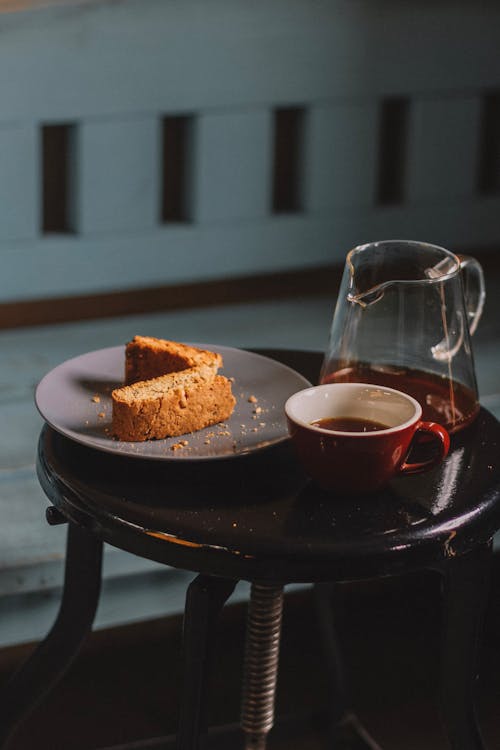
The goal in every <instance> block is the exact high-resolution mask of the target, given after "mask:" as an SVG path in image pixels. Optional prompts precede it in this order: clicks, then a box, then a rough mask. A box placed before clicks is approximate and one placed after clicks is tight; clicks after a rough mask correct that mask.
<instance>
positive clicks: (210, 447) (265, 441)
mask: <svg viewBox="0 0 500 750" xmlns="http://www.w3.org/2000/svg"><path fill="white" fill-rule="evenodd" d="M195 346H199V347H201V348H203V349H210V350H211V351H216V352H219V353H220V354H221V355H222V357H223V359H224V368H223V369H222V370H221V371H220V372H221V374H224V375H225V376H226V377H228V378H232V379H233V386H232V388H233V393H234V396H235V397H236V406H235V409H234V412H233V414H232V415H231V417H230V418H229V419H228V420H227V422H225V423H224V425H214V426H212V427H206V428H205V429H203V430H199V431H198V432H195V433H190V434H188V435H184V436H181V437H175V438H167V439H165V440H148V441H146V442H142V443H131V442H124V441H119V440H115V439H114V438H113V437H112V433H111V391H112V390H113V388H117V387H118V386H120V385H121V384H122V383H123V373H124V363H125V347H123V346H115V347H110V348H108V349H99V350H98V351H94V352H88V353H87V354H82V355H81V356H79V357H75V358H74V359H70V360H68V361H66V362H63V364H61V365H59V366H58V367H56V368H54V369H53V370H51V372H49V373H48V374H47V375H46V376H45V377H44V378H43V379H42V380H41V381H40V383H39V385H38V387H37V389H36V393H35V402H36V405H37V408H38V410H39V412H40V414H41V415H42V417H43V418H44V419H45V421H46V422H48V423H49V424H50V425H51V427H53V428H54V429H55V430H57V431H58V432H60V433H62V434H63V435H65V436H66V437H68V438H71V439H72V440H76V442H78V443H82V444H83V445H86V446H88V447H90V448H96V449H97V450H102V451H106V452H108V453H115V454H119V455H126V456H131V457H135V458H148V459H159V460H167V461H189V460H206V459H216V458H229V457H233V456H241V455H245V454H248V453H252V452H253V451H257V450H260V449H262V448H266V447H267V446H270V445H275V444H276V443H279V442H281V441H282V440H285V439H286V438H287V437H288V429H287V424H286V419H285V414H284V411H283V407H284V404H285V401H286V400H287V398H288V397H289V396H291V395H292V394H293V393H295V392H296V391H299V390H301V389H302V388H307V387H308V386H309V385H310V383H309V381H308V380H306V378H304V377H303V376H302V375H300V374H299V373H298V372H296V371H295V370H292V369H291V368H290V367H287V366H286V365H283V364H281V363H280V362H276V361H275V360H273V359H269V357H263V356H261V355H260V354H254V353H253V352H248V351H245V350H243V349H233V348H230V347H226V346H214V345H211V344H195ZM253 397H254V398H255V399H256V401H254V398H253ZM180 440H187V441H188V444H187V445H186V446H184V447H182V448H180V449H178V450H172V446H173V445H174V444H176V443H179V441H180Z"/></svg>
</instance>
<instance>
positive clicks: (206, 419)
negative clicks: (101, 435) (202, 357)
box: [112, 365, 236, 441]
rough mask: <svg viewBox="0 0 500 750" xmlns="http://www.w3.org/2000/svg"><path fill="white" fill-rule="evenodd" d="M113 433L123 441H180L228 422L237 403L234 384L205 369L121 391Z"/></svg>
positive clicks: (116, 400) (116, 401) (117, 395)
mask: <svg viewBox="0 0 500 750" xmlns="http://www.w3.org/2000/svg"><path fill="white" fill-rule="evenodd" d="M112 401H113V432H114V434H115V435H116V437H118V438H119V439H120V440H127V441H130V440H132V441H144V440H152V439H155V438H156V439H161V438H165V437H176V436H178V435H184V434H185V433H187V432H195V431H196V430H201V429H202V428H203V427H208V426H209V425H213V424H217V422H222V421H224V420H225V419H227V418H228V417H229V416H230V415H231V413H232V411H233V409H234V405H235V403H236V401H235V398H234V396H233V394H232V392H231V383H230V381H229V380H228V379H227V378H224V377H222V376H221V375H215V374H214V371H213V369H212V368H211V367H209V366H207V365H201V366H199V367H192V368H189V369H186V370H183V371H181V372H173V373H170V374H168V375H162V376H160V377H158V378H152V379H150V380H146V381H140V382H138V383H134V384H132V385H125V386H123V387H122V388H117V389H115V390H114V391H113V393H112Z"/></svg>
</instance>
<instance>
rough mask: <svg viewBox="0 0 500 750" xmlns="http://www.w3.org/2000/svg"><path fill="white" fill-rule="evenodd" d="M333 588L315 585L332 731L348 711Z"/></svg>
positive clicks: (319, 584)
mask: <svg viewBox="0 0 500 750" xmlns="http://www.w3.org/2000/svg"><path fill="white" fill-rule="evenodd" d="M332 598H333V587H332V585H331V584H330V583H316V584H315V585H314V601H315V605H316V612H317V615H318V625H319V630H320V638H321V641H322V643H323V654H324V659H325V666H326V668H327V673H328V678H329V683H330V684H329V697H330V699H329V704H330V708H331V711H330V722H331V725H332V729H334V728H335V727H336V725H337V723H338V722H339V721H340V720H341V719H342V717H343V716H345V715H346V713H347V709H348V699H347V691H346V687H345V676H344V670H343V665H342V659H341V655H340V648H339V644H338V641H337V634H336V629H335V617H334V611H333V607H334V604H333V601H332Z"/></svg>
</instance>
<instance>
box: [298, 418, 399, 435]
mask: <svg viewBox="0 0 500 750" xmlns="http://www.w3.org/2000/svg"><path fill="white" fill-rule="evenodd" d="M311 424H312V426H313V427H321V429H322V430H331V431H332V432H378V430H387V429H389V425H387V424H382V422H375V421H374V420H373V419H364V418H363V417H324V418H323V419H316V420H315V421H314V422H311Z"/></svg>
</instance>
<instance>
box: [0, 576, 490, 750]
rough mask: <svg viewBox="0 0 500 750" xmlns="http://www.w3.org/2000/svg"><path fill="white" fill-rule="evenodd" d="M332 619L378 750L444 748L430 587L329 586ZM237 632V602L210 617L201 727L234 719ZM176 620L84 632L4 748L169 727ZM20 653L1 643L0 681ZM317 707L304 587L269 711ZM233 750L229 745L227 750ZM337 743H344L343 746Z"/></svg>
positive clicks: (311, 733) (485, 708)
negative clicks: (210, 670)
mask: <svg viewBox="0 0 500 750" xmlns="http://www.w3.org/2000/svg"><path fill="white" fill-rule="evenodd" d="M334 601H335V608H334V611H335V615H336V621H337V627H338V631H339V635H340V643H341V646H342V651H343V655H344V667H345V673H346V675H347V677H348V685H349V688H350V694H351V696H352V704H353V707H354V708H355V710H356V712H357V713H358V715H359V717H360V718H361V719H362V720H363V722H364V724H365V726H366V728H367V729H368V730H369V731H370V733H371V734H372V736H373V737H374V739H376V740H377V741H378V742H379V743H380V745H381V746H382V748H383V750H446V748H447V747H448V746H447V743H446V740H445V737H444V735H443V732H442V729H441V726H440V722H439V716H438V713H437V710H436V691H437V680H438V665H439V622H440V614H439V613H440V608H439V603H440V597H439V585H438V581H437V579H436V578H434V577H433V576H431V575H430V574H429V575H426V576H415V575H413V576H406V577H405V578H400V579H389V580H386V581H381V582H378V583H376V584H375V583H371V584H362V585H361V584H358V585H344V586H340V587H338V588H337V589H336V593H335V597H334ZM244 627H245V607H244V605H243V604H236V605H233V606H231V605H229V606H227V607H226V609H225V610H224V612H223V616H222V619H221V622H220V627H219V634H218V641H217V646H216V649H217V652H216V662H215V663H216V668H215V671H214V674H213V680H212V686H211V691H210V720H211V723H212V724H213V725H216V724H223V723H232V722H237V721H238V717H239V704H240V699H241V690H240V685H241V674H242V670H241V665H242V656H243V639H244ZM499 632H500V564H498V563H497V564H496V567H495V572H494V582H493V589H492V595H491V602H490V607H489V611H488V615H487V622H486V633H485V641H484V648H483V653H482V659H481V675H482V676H481V681H480V691H479V696H480V699H479V709H480V710H479V715H480V721H481V726H482V728H483V731H484V736H485V740H486V743H487V745H486V746H487V748H488V749H489V750H495V748H498V747H500V711H499V710H498V709H499V706H500V638H499V637H498V633H499ZM180 644H181V619H180V617H171V618H167V619H157V620H154V621H149V622H144V623H141V624H137V625H129V626H126V627H122V628H115V629H111V630H103V631H100V632H97V633H94V634H93V635H92V637H91V639H90V641H89V642H88V644H87V645H86V646H85V648H84V650H83V652H82V653H81V655H80V656H79V658H78V660H77V662H76V663H75V665H74V666H73V667H72V669H71V670H70V672H69V673H68V675H67V676H66V677H65V679H64V680H63V682H62V683H61V684H60V686H59V687H58V688H57V689H56V690H55V692H54V693H53V694H52V695H51V696H49V697H48V698H47V699H46V700H45V701H44V702H43V704H42V705H40V707H39V708H38V709H37V710H36V711H35V713H33V714H32V715H31V717H30V719H29V720H28V722H27V723H26V724H25V726H24V727H23V728H22V729H21V730H19V731H18V733H17V735H16V736H15V737H14V738H13V740H12V742H11V744H10V745H9V750H70V749H71V750H91V749H94V748H104V747H106V748H107V747H110V746H111V747H112V746H113V745H117V744H119V743H125V742H128V741H132V740H139V739H144V738H147V737H154V736H162V735H168V734H170V733H173V732H175V729H176V725H177V720H178V709H179V704H178V692H179V686H180V680H181V665H180ZM27 652H28V647H26V646H24V647H17V648H13V649H7V650H4V651H3V652H0V653H1V657H0V679H1V680H2V681H3V680H4V679H6V677H7V674H8V673H9V672H10V671H11V670H12V669H13V668H14V666H15V664H16V663H18V662H19V660H20V659H21V658H22V657H23V656H24V655H25V654H26V653H27ZM325 709H326V710H328V691H327V675H326V673H325V668H324V658H323V652H322V649H321V646H320V638H319V630H318V620H317V617H316V614H315V610H314V606H313V598H312V593H311V591H300V592H294V593H291V594H289V595H288V596H287V599H286V603H285V613H284V623H283V639H282V648H281V660H280V675H279V689H278V698H277V716H278V717H284V716H295V717H297V716H298V715H299V714H304V715H309V714H314V713H317V712H318V711H320V710H325ZM269 747H270V748H271V749H272V748H274V750H285V748H287V750H319V749H320V748H326V747H328V745H327V744H326V743H325V741H324V739H323V735H322V732H321V727H317V728H316V729H315V728H314V726H310V727H309V728H306V729H304V730H302V731H298V730H297V731H296V732H295V733H294V736H293V738H290V737H288V738H287V739H286V742H285V741H283V740H280V738H279V736H278V735H276V738H275V739H274V738H273V735H272V734H271V736H270V741H269ZM234 750H238V749H237V748H235V749H234ZM338 750H346V749H345V748H344V747H343V746H342V747H340V748H339V749H338Z"/></svg>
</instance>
